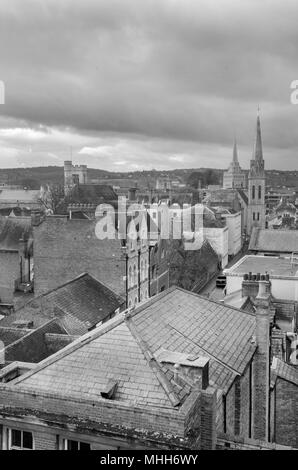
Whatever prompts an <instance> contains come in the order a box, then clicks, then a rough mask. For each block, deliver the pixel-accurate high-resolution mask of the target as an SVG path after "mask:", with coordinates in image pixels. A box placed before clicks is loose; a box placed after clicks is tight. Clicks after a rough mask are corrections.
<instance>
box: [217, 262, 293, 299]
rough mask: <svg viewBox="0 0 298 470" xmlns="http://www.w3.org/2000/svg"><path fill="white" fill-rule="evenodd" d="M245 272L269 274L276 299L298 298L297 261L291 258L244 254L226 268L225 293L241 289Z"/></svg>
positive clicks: (255, 274)
mask: <svg viewBox="0 0 298 470" xmlns="http://www.w3.org/2000/svg"><path fill="white" fill-rule="evenodd" d="M247 273H251V274H252V273H253V275H254V276H255V277H256V276H257V275H258V274H269V275H270V279H271V283H272V294H273V296H274V297H276V298H277V299H287V300H292V301H297V300H298V263H297V260H294V262H293V260H292V259H291V258H281V257H278V256H256V255H246V256H244V257H243V258H241V259H240V260H239V261H238V262H237V263H236V264H234V265H233V266H232V267H231V268H229V269H226V270H225V271H224V274H225V275H226V277H227V285H226V293H227V294H228V295H229V294H232V293H233V292H236V291H239V290H241V286H242V280H243V276H244V275H245V274H247Z"/></svg>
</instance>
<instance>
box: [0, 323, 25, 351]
mask: <svg viewBox="0 0 298 470" xmlns="http://www.w3.org/2000/svg"><path fill="white" fill-rule="evenodd" d="M31 331H32V330H29V329H23V328H14V327H2V326H1V327H0V341H2V342H3V343H4V346H8V345H9V344H11V343H14V342H15V341H17V340H18V339H20V338H22V337H23V336H25V335H27V334H28V333H30V332H31Z"/></svg>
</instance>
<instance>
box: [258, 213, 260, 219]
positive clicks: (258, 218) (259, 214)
mask: <svg viewBox="0 0 298 470" xmlns="http://www.w3.org/2000/svg"><path fill="white" fill-rule="evenodd" d="M258 220H260V213H259V212H258Z"/></svg>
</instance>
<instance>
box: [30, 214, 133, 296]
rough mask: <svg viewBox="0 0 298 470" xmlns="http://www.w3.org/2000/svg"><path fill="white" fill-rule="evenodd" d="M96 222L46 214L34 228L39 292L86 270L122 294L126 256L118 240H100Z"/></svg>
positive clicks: (36, 282) (35, 286) (35, 274)
mask: <svg viewBox="0 0 298 470" xmlns="http://www.w3.org/2000/svg"><path fill="white" fill-rule="evenodd" d="M95 224H96V222H95V221H88V220H67V218H65V217H47V218H46V220H45V221H43V222H42V223H41V225H39V226H36V227H34V278H35V279H34V291H35V295H40V294H42V293H44V292H47V291H48V290H51V289H54V288H56V287H58V286H59V285H61V284H63V283H65V282H67V281H69V280H71V279H73V278H74V277H75V276H78V275H79V274H81V273H83V272H88V273H89V274H91V275H93V276H94V277H95V278H97V279H98V280H99V281H102V282H103V283H105V284H106V285H107V286H108V287H110V289H112V290H113V291H114V292H116V293H117V294H119V295H124V293H125V290H126V289H125V275H126V259H125V256H124V255H123V252H122V250H121V243H120V241H119V240H99V239H98V238H97V237H96V236H95Z"/></svg>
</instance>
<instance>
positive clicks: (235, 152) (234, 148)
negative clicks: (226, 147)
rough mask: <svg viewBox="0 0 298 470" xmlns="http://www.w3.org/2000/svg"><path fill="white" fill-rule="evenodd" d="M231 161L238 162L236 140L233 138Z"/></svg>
mask: <svg viewBox="0 0 298 470" xmlns="http://www.w3.org/2000/svg"><path fill="white" fill-rule="evenodd" d="M233 163H236V164H238V163H239V162H238V150H237V141H236V139H234V147H233Z"/></svg>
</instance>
